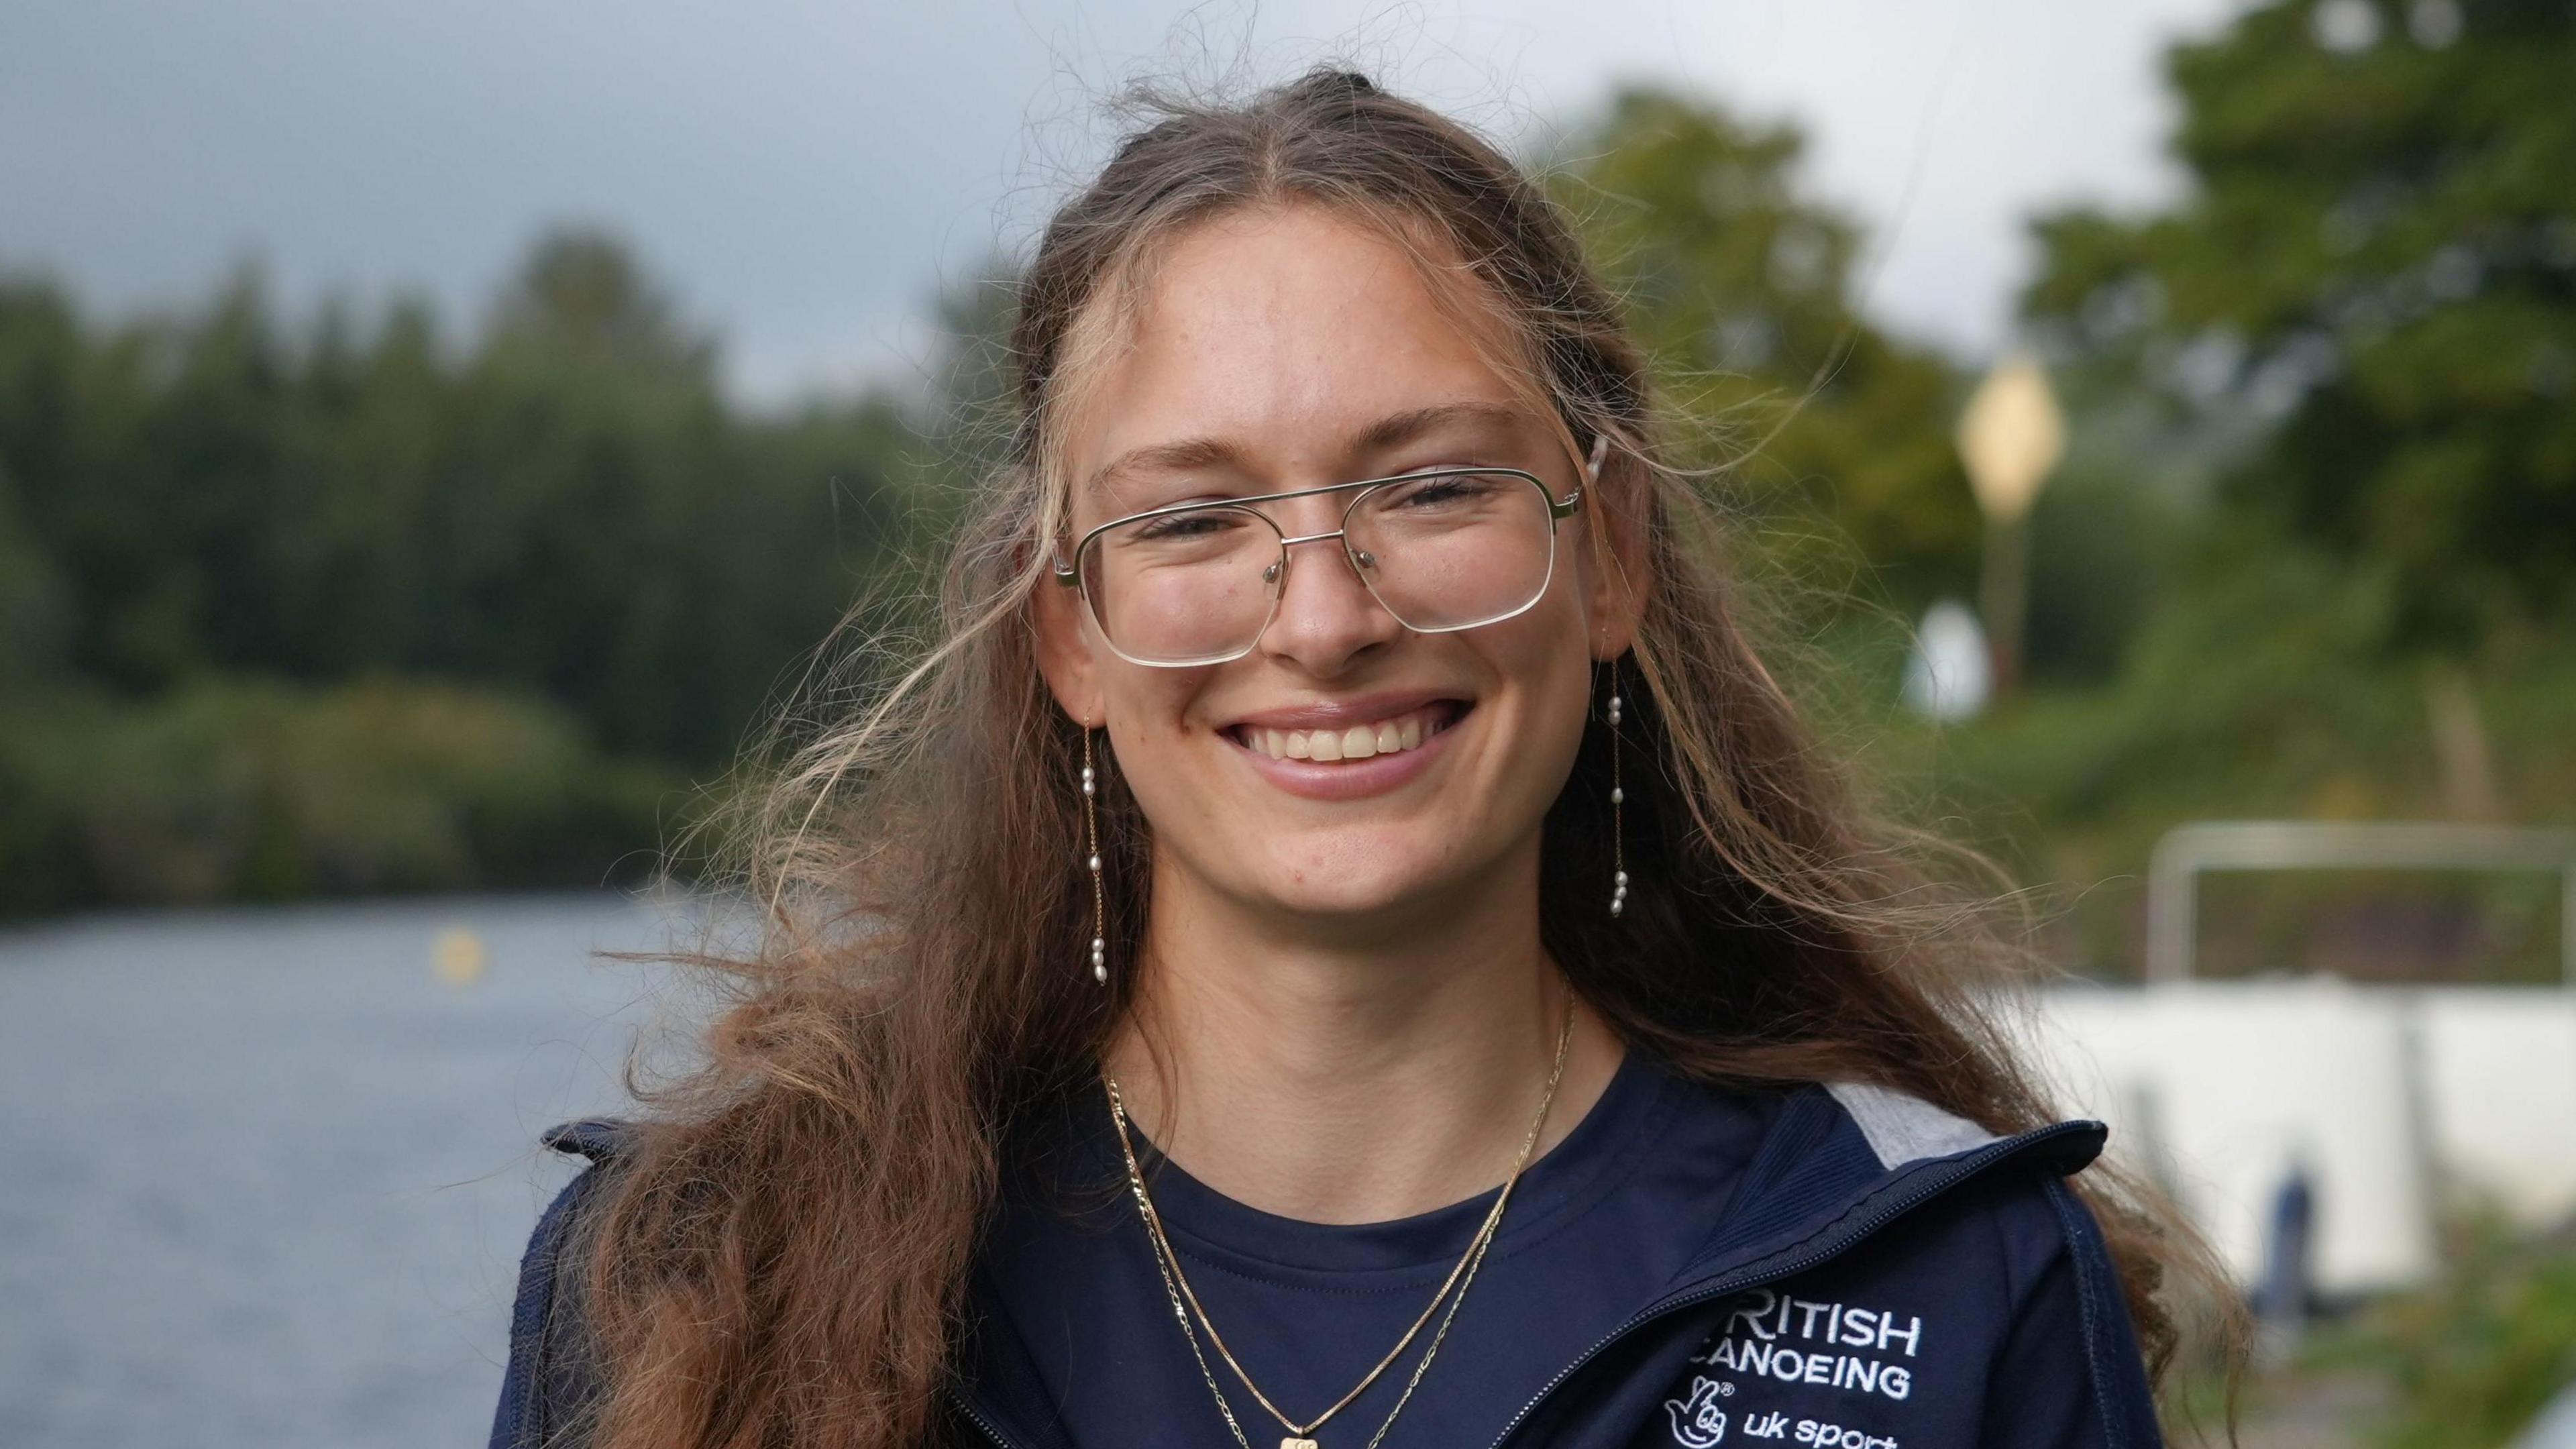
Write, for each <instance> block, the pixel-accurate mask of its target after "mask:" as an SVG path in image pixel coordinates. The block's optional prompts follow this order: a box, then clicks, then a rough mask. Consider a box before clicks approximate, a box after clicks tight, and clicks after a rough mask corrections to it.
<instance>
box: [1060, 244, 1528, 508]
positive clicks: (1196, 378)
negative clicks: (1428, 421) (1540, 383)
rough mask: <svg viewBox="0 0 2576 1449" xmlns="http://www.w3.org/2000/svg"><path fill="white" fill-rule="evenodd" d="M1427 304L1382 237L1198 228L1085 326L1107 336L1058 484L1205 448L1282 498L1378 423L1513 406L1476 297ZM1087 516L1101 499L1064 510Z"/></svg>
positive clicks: (1465, 293) (1416, 269) (1329, 468)
mask: <svg viewBox="0 0 2576 1449" xmlns="http://www.w3.org/2000/svg"><path fill="white" fill-rule="evenodd" d="M1462 275H1463V273H1462ZM1443 290H1444V291H1447V292H1448V293H1450V294H1451V295H1450V296H1448V297H1445V298H1444V297H1443V296H1440V295H1435V293H1434V291H1433V288H1432V287H1431V285H1430V284H1429V283H1427V282H1426V281H1425V279H1424V277H1423V274H1422V267H1421V264H1420V263H1419V262H1418V261H1417V260H1416V259H1415V257H1414V256H1413V255H1411V254H1409V253H1408V252H1407V251H1406V250H1405V248H1404V247H1403V246H1402V245H1400V244H1399V243H1398V242H1397V241H1395V240H1394V239H1393V238H1392V237H1390V236H1389V235H1388V234H1387V232H1386V231H1385V229H1383V228H1381V227H1378V226H1374V225H1371V224H1369V223H1368V222H1365V221H1361V220H1358V219H1354V218H1351V217H1347V216H1345V215H1343V214H1341V213H1339V212H1335V211H1332V210H1328V209H1326V208H1323V207H1320V206H1313V205H1300V206H1291V207H1287V208H1282V209H1265V210H1259V211H1253V212H1245V213H1235V214H1230V215H1227V216H1223V217H1219V218H1217V219H1214V220H1211V221H1207V222H1203V223H1200V224H1199V225H1197V226H1195V227H1193V228H1191V229H1190V230H1188V231H1186V232H1184V233H1182V234H1181V235H1180V236H1178V237H1176V238H1174V239H1173V240H1172V241H1171V242H1169V243H1168V244H1167V245H1166V246H1165V247H1164V248H1163V249H1162V250H1161V252H1160V254H1159V255H1158V256H1157V257H1156V258H1155V261H1154V264H1153V265H1152V266H1151V267H1150V269H1148V270H1147V271H1146V272H1144V273H1143V275H1142V277H1141V279H1140V282H1139V284H1138V286H1137V287H1136V289H1135V291H1134V293H1133V295H1131V296H1130V297H1128V298H1126V299H1125V301H1126V302H1127V306H1126V307H1125V308H1124V309H1123V315H1122V316H1120V317H1118V318H1117V319H1116V320H1115V321H1109V320H1106V319H1099V322H1100V325H1104V326H1117V327H1119V329H1120V335H1118V336H1117V337H1115V338H1114V339H1112V340H1110V341H1109V342H1108V345H1105V346H1103V347H1101V348H1100V349H1099V351H1098V352H1097V353H1096V354H1095V355H1096V357H1097V359H1098V360H1097V361H1096V362H1094V363H1093V364H1092V367H1093V369H1094V371H1093V375H1092V376H1091V377H1089V378H1087V379H1084V380H1083V385H1082V387H1081V394H1082V401H1081V403H1080V405H1079V406H1078V407H1077V408H1076V409H1074V411H1073V415H1072V416H1071V417H1070V418H1068V419H1067V424H1068V427H1067V439H1066V441H1067V447H1066V449H1065V462H1066V464H1067V471H1068V473H1069V474H1070V476H1071V477H1072V478H1073V479H1075V480H1077V486H1080V484H1081V481H1082V480H1087V479H1090V478H1092V477H1093V475H1094V474H1095V473H1096V472H1097V471H1098V470H1099V469H1100V468H1101V467H1102V466H1103V465H1104V464H1106V463H1109V462H1111V461H1112V460H1117V459H1121V458H1123V457H1126V456H1128V455H1130V454H1132V453H1135V452H1137V451H1138V450H1152V449H1157V448H1166V447H1168V446H1169V445H1171V444H1173V443H1175V442H1179V441H1183V440H1188V441H1193V442H1196V441H1209V442H1214V443H1218V444H1222V445H1223V450H1224V452H1225V453H1226V454H1227V455H1228V466H1229V467H1232V468H1234V469H1235V470H1236V471H1238V472H1242V473H1247V474H1249V475H1250V477H1251V481H1256V482H1262V483H1267V484H1270V485H1273V486H1296V484H1297V483H1299V482H1304V481H1331V480H1330V479H1329V477H1326V476H1325V475H1331V474H1334V473H1336V472H1338V471H1339V470H1341V469H1343V468H1344V467H1346V466H1347V465H1349V464H1351V463H1353V462H1355V461H1358V460H1357V459H1355V458H1354V457H1353V456H1352V455H1353V452H1354V449H1355V448H1356V447H1357V446H1358V442H1359V440H1360V439H1361V438H1362V437H1363V436H1364V435H1365V434H1366V433H1367V431H1368V430H1369V428H1370V427H1371V426H1372V425H1373V424H1376V423H1378V422H1380V421H1382V420H1383V419H1385V418H1387V417H1389V416H1391V415H1394V414H1399V413H1406V412H1411V411H1416V410H1421V409H1427V408H1438V407H1449V406H1454V405H1458V404H1485V405H1489V406H1492V407H1495V408H1502V409H1513V408H1521V407H1523V406H1525V400H1524V398H1523V397H1522V395H1521V391H1520V390H1519V389H1516V388H1515V387H1514V385H1513V381H1512V379H1511V378H1510V377H1509V376H1508V375H1506V373H1505V372H1504V371H1503V370H1502V368H1501V367H1500V366H1498V365H1497V360H1498V359H1501V358H1504V357H1508V356H1509V355H1510V353H1509V351H1508V344H1507V342H1506V340H1505V336H1506V334H1505V332H1504V329H1503V328H1502V326H1501V325H1500V323H1499V321H1498V320H1497V319H1495V318H1494V317H1493V316H1492V314H1491V310H1490V307H1489V306H1485V305H1479V302H1478V300H1477V297H1478V296H1479V294H1481V284H1471V285H1470V286H1462V287H1457V288H1446V289H1443ZM1444 302H1445V303H1446V304H1447V305H1444ZM1095 501H1098V502H1102V503H1106V502H1112V501H1115V500H1114V499H1110V500H1086V499H1080V498H1077V499H1076V500H1075V503H1076V506H1077V508H1083V507H1084V505H1085V504H1086V503H1089V502H1095ZM1084 511H1090V510H1089V509H1087V508H1086V509H1085V510H1084Z"/></svg>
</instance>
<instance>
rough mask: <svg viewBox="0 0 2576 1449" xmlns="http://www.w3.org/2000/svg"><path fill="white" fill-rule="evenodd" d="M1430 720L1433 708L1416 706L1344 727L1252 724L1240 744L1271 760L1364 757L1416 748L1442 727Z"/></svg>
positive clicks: (1349, 758)
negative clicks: (1282, 727)
mask: <svg viewBox="0 0 2576 1449" xmlns="http://www.w3.org/2000/svg"><path fill="white" fill-rule="evenodd" d="M1434 720H1435V715H1434V713H1433V711H1431V710H1427V709H1417V710H1412V711H1409V712H1407V713H1405V714H1400V715H1397V716H1396V717H1395V718H1393V719H1382V720H1379V721H1377V722H1376V723H1374V724H1364V725H1353V726H1351V727H1350V728H1349V729H1344V730H1280V729H1271V728H1268V727H1266V726H1252V727H1247V728H1246V729H1245V730H1244V731H1243V739H1244V743H1246V744H1248V745H1250V746H1252V747H1253V748H1254V749H1256V750H1259V751H1261V753H1263V754H1265V755H1268V756H1269V757H1270V758H1272V759H1274V760H1365V759H1369V758H1371V757H1373V756H1377V755H1392V754H1395V753H1396V752H1398V751H1400V750H1416V749H1420V748H1421V747H1422V742H1423V741H1424V740H1426V739H1429V738H1430V737H1432V736H1433V735H1436V734H1438V733H1440V731H1441V730H1442V728H1444V726H1442V725H1440V724H1437V723H1435V722H1434Z"/></svg>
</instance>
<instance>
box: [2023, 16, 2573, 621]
mask: <svg viewBox="0 0 2576 1449" xmlns="http://www.w3.org/2000/svg"><path fill="white" fill-rule="evenodd" d="M2356 7H2357V8H2356ZM2571 74H2576V12H2571V11H2570V10H2569V9H2568V8H2567V7H2566V6H2564V5H2557V4H2537V3H2531V0H2465V3H2462V4H2460V5H2457V6H2452V5H2449V4H2444V3H2433V4H2417V5H2409V6H2399V5H2394V4H2388V3H2381V0H2371V3H2362V0H2275V3H2270V4H2265V5H2262V6H2260V7H2258V8H2256V9H2254V10H2252V11H2250V12H2248V13H2247V14H2245V15H2243V16H2241V17H2240V18H2238V19H2237V20H2236V21H2235V22H2234V23H2233V24H2231V25H2230V26H2229V27H2227V28H2226V29H2225V30H2224V31H2223V32H2222V33H2220V34H2219V35H2217V36H2216V37H2215V38H2213V39H2210V40H2208V41H2205V42H2200V43H2193V44H2186V45H2183V46H2180V47H2177V48H2176V50H2175V51H2174V52H2173V55H2172V60H2171V75H2172V78H2173V81H2174V85H2175V87H2176V89H2177V90H2178V91H2179V93H2180V97H2181V101H2182V104H2183V115H2184V120H2183V125H2182V129H2181V133H2180V135H2179V137H2178V138H2177V140H2176V145H2175V150H2176V152H2177V154H2178V155H2179V157H2180V158H2181V160H2182V161H2183V162H2184V164H2185V165H2186V166H2187V167H2188V168H2189V169H2190V171H2191V174H2192V176H2193V178H2194V182H2195V186H2194V189H2193V192H2192V194H2191V195H2190V196H2189V198H2188V199H2187V200H2186V201H2184V202H2183V203H2182V204H2181V205H2179V206H2176V207H2174V208H2172V209H2170V210H2168V211H2166V212H2163V213H2161V214H2157V215H2153V216H2147V217H2141V218H2135V219H2120V218H2113V217H2109V216H2105V215H2103V214H2101V213H2099V212H2096V211H2090V210H2076V211H2070V212H2065V213H2061V214H2059V215H2056V216H2053V217H2050V218H2046V219H2044V220H2043V221H2042V222H2040V223H2039V225H2038V233H2039V236H2040V239H2041V241H2042V243H2043V245H2044V248H2045V252H2046V259H2045V263H2044V266H2043V269H2042V272H2041V275H2040V276H2039V278H2038V279H2037V280H2036V281H2035V282H2034V283H2033V284H2032V285H2031V287H2030V289H2029V291H2028V293H2027V295H2026V298H2025V303H2026V308H2027V311H2028V312H2029V314H2030V316H2031V317H2032V318H2033V319H2034V321H2035V322H2037V323H2040V324H2042V325H2043V326H2044V327H2045V329H2046V330H2047V331H2048V332H2049V334H2050V335H2051V336H2052V337H2053V339H2054V341H2055V344H2056V346H2057V347H2058V349H2059V350H2060V352H2061V354H2062V355H2063V356H2065V357H2066V359H2067V360H2068V361H2069V362H2070V363H2071V364H2072V365H2074V366H2075V367H2077V368H2078V369H2079V370H2084V369H2092V370H2095V371H2101V372H2108V373H2112V374H2116V375H2119V376H2121V377H2124V378H2125V379H2126V380H2127V381H2128V382H2129V384H2130V385H2132V386H2134V387H2138V388H2141V389H2144V390H2146V391H2148V392H2150V393H2153V394H2156V395H2159V396H2161V397H2163V398H2165V399H2166V400H2167V401H2168V403H2169V404H2170V405H2172V406H2173V407H2175V408H2177V409H2179V410H2183V411H2186V412H2192V413H2197V414H2200V415H2202V416H2204V417H2208V418H2225V417H2227V416H2230V415H2242V414H2245V413H2251V414H2253V415H2255V416H2257V417H2259V418H2263V419H2267V420H2276V426H2273V427H2272V428H2271V430H2270V431H2269V434H2268V436H2267V437H2266V438H2265V440H2264V441H2263V443H2262V444H2261V445H2260V446H2259V447H2257V448H2256V449H2254V450H2253V451H2252V452H2251V453H2250V454H2249V455H2248V456H2246V457H2244V458H2243V459H2242V460H2241V461H2240V462H2239V463H2238V464H2237V466H2236V467H2234V468H2233V469H2232V471H2231V473H2230V475H2229V476H2228V478H2227V479H2226V486H2225V494H2226V496H2227V498H2228V499H2229V500H2230V501H2232V502H2234V503H2236V504H2238V505H2240V506H2242V507H2243V508H2244V509H2246V510H2247V511H2249V512H2250V513H2252V514H2255V515H2259V516H2260V517H2262V518H2264V519H2266V520H2268V521H2270V522H2272V523H2275V524H2277V525H2279V526H2281V527H2282V528H2284V529H2285V530H2286V531H2287V532H2288V533H2289V534H2290V535H2291V536H2293V537H2296V538H2298V539H2300V540H2303V541H2305V542H2308V543H2310V544H2313V545H2315V546H2317V547H2319V548H2321V549H2323V550H2325V551H2326V552H2327V553H2328V554H2329V555H2330V556H2332V557H2334V558H2336V559H2338V560H2341V561H2343V562H2344V563H2345V564H2347V565H2348V566H2351V567H2354V568H2357V569H2360V570H2363V571H2366V572H2369V573H2371V574H2373V575H2374V576H2376V577H2378V578H2379V579H2381V580H2382V581H2383V582H2384V586H2385V587H2386V588H2387V590H2388V591H2389V594H2390V597H2391V599H2392V601H2393V607H2392V608H2391V609H2390V611H2389V613H2388V616H2387V619H2386V621H2385V622H2386V632H2385V636H2384V640H2383V642H2384V643H2385V644H2387V645H2388V646H2390V647H2392V648H2398V649H2414V648H2423V647H2432V648H2438V649H2442V650H2446V651H2454V652H2457V651H2465V650H2470V649H2474V647H2475V646H2476V643H2477V641H2478V640H2479V639H2480V638H2481V637H2483V636H2484V635H2485V634H2486V633H2487V632H2488V631H2490V630H2492V629H2495V628H2498V627H2509V626H2511V625H2513V624H2515V623H2518V622H2519V623H2531V622H2543V621H2552V620H2556V621H2562V622H2563V621H2564V620H2566V619H2567V618H2568V616H2569V613H2570V606H2571V605H2576V584H2571V580H2576V406H2571V403H2576V108H2571V107H2570V106H2569V105H2568V102H2567V94H2566V90H2567V77H2568V76H2569V75H2571Z"/></svg>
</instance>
